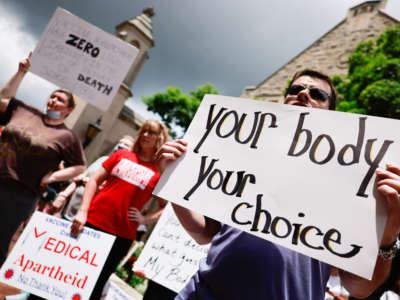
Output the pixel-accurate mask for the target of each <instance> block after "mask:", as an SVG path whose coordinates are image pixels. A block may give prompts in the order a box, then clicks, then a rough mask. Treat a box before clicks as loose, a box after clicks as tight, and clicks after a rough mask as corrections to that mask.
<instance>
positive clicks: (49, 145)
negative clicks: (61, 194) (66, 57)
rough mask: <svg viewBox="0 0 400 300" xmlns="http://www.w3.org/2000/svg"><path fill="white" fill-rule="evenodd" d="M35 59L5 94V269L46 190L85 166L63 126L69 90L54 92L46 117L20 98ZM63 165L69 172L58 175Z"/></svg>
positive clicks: (1, 108)
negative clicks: (13, 246) (23, 225)
mask: <svg viewBox="0 0 400 300" xmlns="http://www.w3.org/2000/svg"><path fill="white" fill-rule="evenodd" d="M30 56H31V55H29V57H28V58H26V59H24V60H22V61H21V62H20V64H19V68H18V71H17V73H16V74H15V75H13V76H12V77H11V78H10V80H9V81H8V82H7V83H6V84H5V85H4V86H3V88H2V89H1V91H0V124H1V125H6V126H5V127H4V129H3V132H2V135H1V140H0V198H1V201H0V203H1V204H0V214H1V216H0V219H1V224H0V265H1V264H3V262H4V260H5V258H6V255H7V251H8V246H9V243H10V241H11V238H12V236H13V234H14V232H15V231H16V230H17V228H18V226H19V225H20V224H21V222H22V221H24V220H25V219H26V218H27V217H29V215H30V214H31V213H32V212H33V210H34V208H35V204H36V200H37V196H38V195H39V194H40V191H41V187H44V186H45V185H47V184H50V183H53V182H57V181H65V180H68V179H70V178H73V177H75V176H76V175H78V174H79V173H82V172H83V171H84V170H85V164H86V160H85V155H84V152H83V149H82V146H81V143H80V141H79V139H78V138H77V137H76V135H75V134H74V133H73V132H72V131H71V130H69V129H68V128H67V127H66V126H65V125H64V119H65V117H66V116H68V114H69V113H71V112H72V110H73V109H74V107H75V101H74V97H73V95H72V94H71V93H70V92H69V91H67V90H65V89H59V90H56V91H54V92H53V93H52V94H51V95H50V97H49V99H48V100H47V105H46V109H45V110H46V112H45V113H43V112H41V111H40V110H38V109H36V108H34V107H32V106H30V105H28V104H26V103H24V102H22V101H20V100H17V99H15V95H16V93H17V90H18V87H19V85H20V83H21V81H22V79H23V78H24V77H25V75H26V73H27V72H28V70H29V68H30V66H31V58H30ZM62 160H63V161H64V162H65V163H66V164H67V168H65V169H63V170H58V166H59V163H60V162H61V161H62Z"/></svg>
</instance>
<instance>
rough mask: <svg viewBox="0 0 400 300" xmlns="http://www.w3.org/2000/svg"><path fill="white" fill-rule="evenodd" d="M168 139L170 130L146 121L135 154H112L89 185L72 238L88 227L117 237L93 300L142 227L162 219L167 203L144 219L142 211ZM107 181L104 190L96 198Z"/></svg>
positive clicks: (149, 196)
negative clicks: (159, 153) (158, 158)
mask: <svg viewBox="0 0 400 300" xmlns="http://www.w3.org/2000/svg"><path fill="white" fill-rule="evenodd" d="M167 137H168V130H167V128H166V126H165V125H164V124H162V123H161V122H159V121H154V120H151V121H146V122H145V123H144V124H143V126H142V127H141V128H140V129H139V133H138V137H137V139H136V141H135V144H134V146H133V151H129V150H119V151H117V152H115V153H113V154H112V155H111V156H110V157H109V158H108V159H107V160H106V161H105V162H103V165H102V166H103V167H102V168H100V170H98V171H97V172H96V173H95V174H94V175H93V176H92V177H91V178H90V180H89V182H88V183H87V184H86V187H85V191H84V193H83V199H82V204H81V207H80V209H79V211H78V213H77V214H76V216H75V219H74V221H73V223H72V226H71V234H72V235H77V234H79V233H80V232H81V231H82V229H83V226H84V225H85V224H86V225H87V226H89V227H92V228H94V229H98V230H102V231H105V232H107V233H111V234H113V235H115V236H116V239H115V242H114V244H113V247H112V248H111V251H110V253H109V255H108V258H107V260H106V262H105V264H104V267H103V269H102V272H101V274H100V276H99V279H98V280H97V283H96V285H95V288H94V290H93V292H92V295H91V297H90V299H100V297H101V292H102V290H103V287H104V285H105V283H106V282H107V280H108V277H109V276H110V275H111V273H112V272H114V270H115V268H116V267H117V265H118V263H119V262H120V260H121V259H122V258H123V257H124V255H125V254H126V253H127V251H128V250H129V247H130V246H131V244H132V240H134V239H135V237H136V231H137V227H138V225H139V223H142V224H146V223H151V222H154V221H155V220H157V219H158V217H159V216H160V215H161V212H162V209H163V206H165V203H162V205H161V206H160V209H159V210H158V211H156V212H154V213H152V214H147V215H146V216H142V215H141V214H140V210H141V209H142V208H143V206H144V204H145V203H146V202H147V201H148V200H149V199H150V198H151V195H152V191H153V189H154V187H155V185H156V184H157V182H158V180H159V178H160V173H159V171H158V169H157V166H156V164H155V159H156V153H157V151H158V149H159V148H160V147H161V146H162V145H163V144H164V143H165V142H166V141H167ZM104 181H105V184H104V186H103V187H102V189H101V190H100V191H99V192H98V193H97V194H96V191H97V189H98V187H100V186H101V185H102V183H103V182H104ZM160 201H162V200H159V204H160Z"/></svg>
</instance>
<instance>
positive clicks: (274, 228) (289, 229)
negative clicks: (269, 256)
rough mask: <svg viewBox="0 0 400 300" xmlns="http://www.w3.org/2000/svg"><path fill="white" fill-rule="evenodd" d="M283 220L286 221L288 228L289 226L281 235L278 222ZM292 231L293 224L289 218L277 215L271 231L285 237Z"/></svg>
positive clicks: (282, 237) (275, 234)
mask: <svg viewBox="0 0 400 300" xmlns="http://www.w3.org/2000/svg"><path fill="white" fill-rule="evenodd" d="M281 220H282V221H283V222H284V223H285V225H286V228H287V231H286V233H285V234H283V235H279V234H278V232H277V227H278V222H279V221H281ZM291 232H292V225H291V224H290V222H289V221H288V220H286V219H285V218H284V217H275V218H274V220H273V221H272V224H271V233H272V234H273V235H274V236H276V237H278V238H281V239H284V238H285V237H288V236H289V234H290V233H291Z"/></svg>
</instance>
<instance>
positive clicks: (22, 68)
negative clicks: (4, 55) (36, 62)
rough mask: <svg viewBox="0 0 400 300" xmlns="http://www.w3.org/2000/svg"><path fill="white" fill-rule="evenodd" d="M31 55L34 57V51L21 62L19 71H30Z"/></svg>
mask: <svg viewBox="0 0 400 300" xmlns="http://www.w3.org/2000/svg"><path fill="white" fill-rule="evenodd" d="M31 57H32V52H30V53H29V55H28V57H27V58H25V59H23V60H21V61H20V62H19V65H18V72H21V73H26V72H28V71H29V68H30V67H31Z"/></svg>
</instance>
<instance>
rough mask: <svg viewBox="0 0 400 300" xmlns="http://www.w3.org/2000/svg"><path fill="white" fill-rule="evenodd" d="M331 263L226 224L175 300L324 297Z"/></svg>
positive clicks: (315, 299) (314, 299)
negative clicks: (196, 270) (197, 269)
mask: <svg viewBox="0 0 400 300" xmlns="http://www.w3.org/2000/svg"><path fill="white" fill-rule="evenodd" d="M329 274H330V266H329V265H328V264H325V263H323V262H320V261H318V260H316V259H313V258H310V257H308V256H305V255H303V254H300V253H297V252H294V251H292V250H290V249H287V248H285V247H281V246H279V245H276V244H273V243H271V242H269V241H266V240H263V239H261V238H258V237H256V236H253V235H251V234H249V233H246V232H243V231H240V230H238V229H235V228H232V227H230V226H227V225H222V228H221V230H220V231H219V232H218V233H217V234H216V235H215V236H214V238H213V240H212V244H211V248H210V250H209V253H208V256H207V258H206V259H203V260H202V261H201V262H200V267H199V271H198V272H197V273H196V274H195V275H194V276H193V277H192V279H191V280H190V281H189V283H188V284H187V285H186V287H185V288H184V289H183V290H182V291H181V292H180V293H179V295H178V296H177V297H176V298H175V299H179V300H181V299H185V300H186V299H190V300H191V299H196V300H197V299H199V300H224V299H226V300H236V299H237V300H258V299H263V300H297V299H298V300H319V299H321V300H322V299H324V295H325V287H326V284H327V281H328V279H329Z"/></svg>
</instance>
